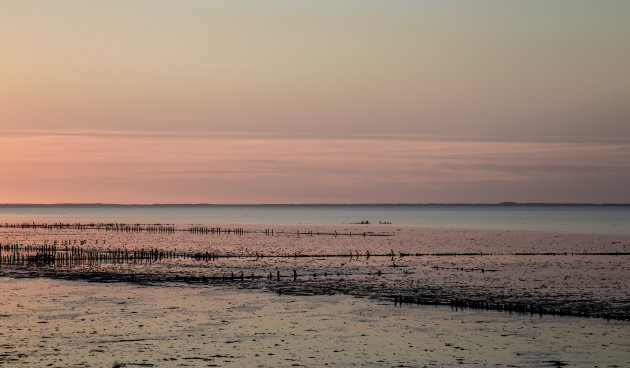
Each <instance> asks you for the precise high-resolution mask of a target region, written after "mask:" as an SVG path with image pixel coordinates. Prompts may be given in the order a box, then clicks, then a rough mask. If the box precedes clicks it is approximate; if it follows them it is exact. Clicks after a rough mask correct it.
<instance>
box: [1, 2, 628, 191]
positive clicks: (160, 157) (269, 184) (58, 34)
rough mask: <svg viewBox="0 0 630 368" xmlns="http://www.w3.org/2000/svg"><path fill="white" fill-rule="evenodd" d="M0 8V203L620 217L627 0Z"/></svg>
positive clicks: (625, 162) (33, 4) (14, 5)
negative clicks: (348, 206) (411, 207)
mask: <svg viewBox="0 0 630 368" xmlns="http://www.w3.org/2000/svg"><path fill="white" fill-rule="evenodd" d="M1 8H2V10H1V11H0V45H2V56H1V57H0V175H1V178H2V180H0V203H2V202H27V203H34V202H43V203H54V202H116V203H153V202H160V203H164V202H187V203H191V202H193V203H199V202H210V203H273V202H276V203H312V202H325V203H335V202H338V203H339V202H340V203H348V202H360V203H366V202H501V201H535V202H541V201H545V202H630V191H629V190H628V189H627V188H629V187H630V179H629V178H630V174H629V173H630V170H629V168H628V162H629V161H630V151H629V149H628V145H630V123H629V122H630V108H629V106H630V103H629V101H630V73H628V65H630V47H627V45H629V44H630V42H629V36H628V35H630V22H628V14H630V1H616V0H602V1H575V0H557V1H518V2H501V1H491V0H479V1H474V2H473V1H468V0H456V1H442V0H427V1H408V0H390V1H373V0H320V1H294V0H266V1H246V0H229V1H221V0H217V1H196V0H181V1H178V2H177V3H175V2H173V1H166V0H137V1H125V0H109V1H99V2H88V1H77V0H59V1H45V2H44V1H32V0H6V1H3V2H2V6H1Z"/></svg>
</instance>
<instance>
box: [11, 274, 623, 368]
mask: <svg viewBox="0 0 630 368" xmlns="http://www.w3.org/2000/svg"><path fill="white" fill-rule="evenodd" d="M0 293H1V295H2V301H1V302H0V326H1V327H0V346H1V347H2V354H1V355H0V365H1V366H7V367H18V366H33V367H35V366H56V367H67V366H72V367H153V366H155V367H161V366H181V367H184V366H193V367H206V366H245V367H255V366H262V367H265V366H268V367H282V366H286V367H290V366H308V367H313V366H412V367H417V366H461V365H462V364H464V365H478V366H489V365H494V364H500V365H508V364H514V365H516V366H562V365H571V366H585V367H586V366H595V365H597V366H602V367H603V366H623V365H624V364H625V363H627V362H628V361H630V322H628V321H614V320H613V321H606V320H604V319H601V318H579V317H566V316H550V315H543V316H539V315H532V314H520V313H508V312H501V311H486V310H479V309H457V310H455V309H453V308H450V307H445V306H422V305H402V306H400V305H395V304H393V303H389V302H383V301H379V300H374V299H368V298H357V297H352V296H347V295H332V296H331V295H316V296H295V295H277V294H274V293H271V292H263V291H255V290H237V289H234V288H229V287H217V286H202V285H189V284H178V283H170V284H156V285H150V284H147V285H140V284H133V283H94V282H85V281H66V280H54V279H45V278H25V279H18V278H0Z"/></svg>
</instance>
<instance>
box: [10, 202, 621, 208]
mask: <svg viewBox="0 0 630 368" xmlns="http://www.w3.org/2000/svg"><path fill="white" fill-rule="evenodd" d="M9 206H21V207H34V206H50V207H53V206H76V207H81V206H84V207H88V206H103V207H106V206H112V207H114V206H116V207H150V206H155V207H159V206H172V207H174V206H189V207H193V206H199V207H203V206H208V207H210V206H216V207H222V206H223V207H229V206H252V207H255V206H260V207H264V206H630V203H624V202H599V203H598V202H512V201H504V202H423V203H420V202H419V203H410V202H380V203H102V202H59V203H8V202H7V203H0V207H9Z"/></svg>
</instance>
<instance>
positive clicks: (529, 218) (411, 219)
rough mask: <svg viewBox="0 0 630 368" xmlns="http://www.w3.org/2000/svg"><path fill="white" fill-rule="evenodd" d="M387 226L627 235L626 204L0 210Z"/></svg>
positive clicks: (13, 216)
mask: <svg viewBox="0 0 630 368" xmlns="http://www.w3.org/2000/svg"><path fill="white" fill-rule="evenodd" d="M60 220H61V221H96V222H101V221H116V222H133V223H146V222H159V223H172V222H187V223H209V222H211V223H239V224H282V225H297V224H303V225H342V224H350V223H355V222H360V221H369V222H370V223H371V224H378V223H379V222H391V223H392V225H393V226H421V227H445V228H466V229H503V230H539V231H556V232H567V233H598V234H630V205H626V206H596V205H588V206H585V205H570V206H562V205H553V206H541V205H518V206H500V205H258V206H256V205H253V206H252V205H195V206H193V205H155V206H144V205H143V206H115V205H114V206H112V205H100V206H95V205H78V206H77V205H52V206H41V205H39V206H38V205H29V206H16V205H0V223H2V222H7V221H8V222H14V221H19V222H21V221H27V222H29V221H48V222H50V221H60Z"/></svg>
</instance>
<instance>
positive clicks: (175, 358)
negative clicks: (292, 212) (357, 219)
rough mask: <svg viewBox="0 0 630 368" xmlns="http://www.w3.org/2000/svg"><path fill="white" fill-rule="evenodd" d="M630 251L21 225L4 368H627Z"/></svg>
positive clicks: (338, 233)
mask: <svg viewBox="0 0 630 368" xmlns="http://www.w3.org/2000/svg"><path fill="white" fill-rule="evenodd" d="M629 250H630V236H629V235H602V234H571V233H561V232H541V231H511V230H470V229H444V228H421V227H397V226H378V225H370V226H364V225H360V224H348V225H338V226H302V225H241V224H219V225H217V224H186V223H162V224H121V223H62V222H55V223H32V222H31V223H4V224H2V225H1V226H0V277H1V279H0V281H1V282H0V288H1V289H2V295H3V298H2V302H0V345H1V346H2V348H3V349H2V350H3V353H2V355H1V356H0V365H5V366H25V365H26V366H47V365H50V366H90V367H122V366H326V365H338V366H352V365H357V366H370V365H372V366H431V365H434V366H448V365H460V364H468V365H479V366H487V365H493V364H499V365H510V364H513V365H515V366H546V365H547V366H563V365H575V366H623V365H624V364H625V362H627V361H630V333H629V332H628V331H630V329H629V328H628V327H630V325H629V323H630V322H629V321H628V320H629V319H630V263H629V262H628V261H629V260H630V254H629V253H628V251H629Z"/></svg>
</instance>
